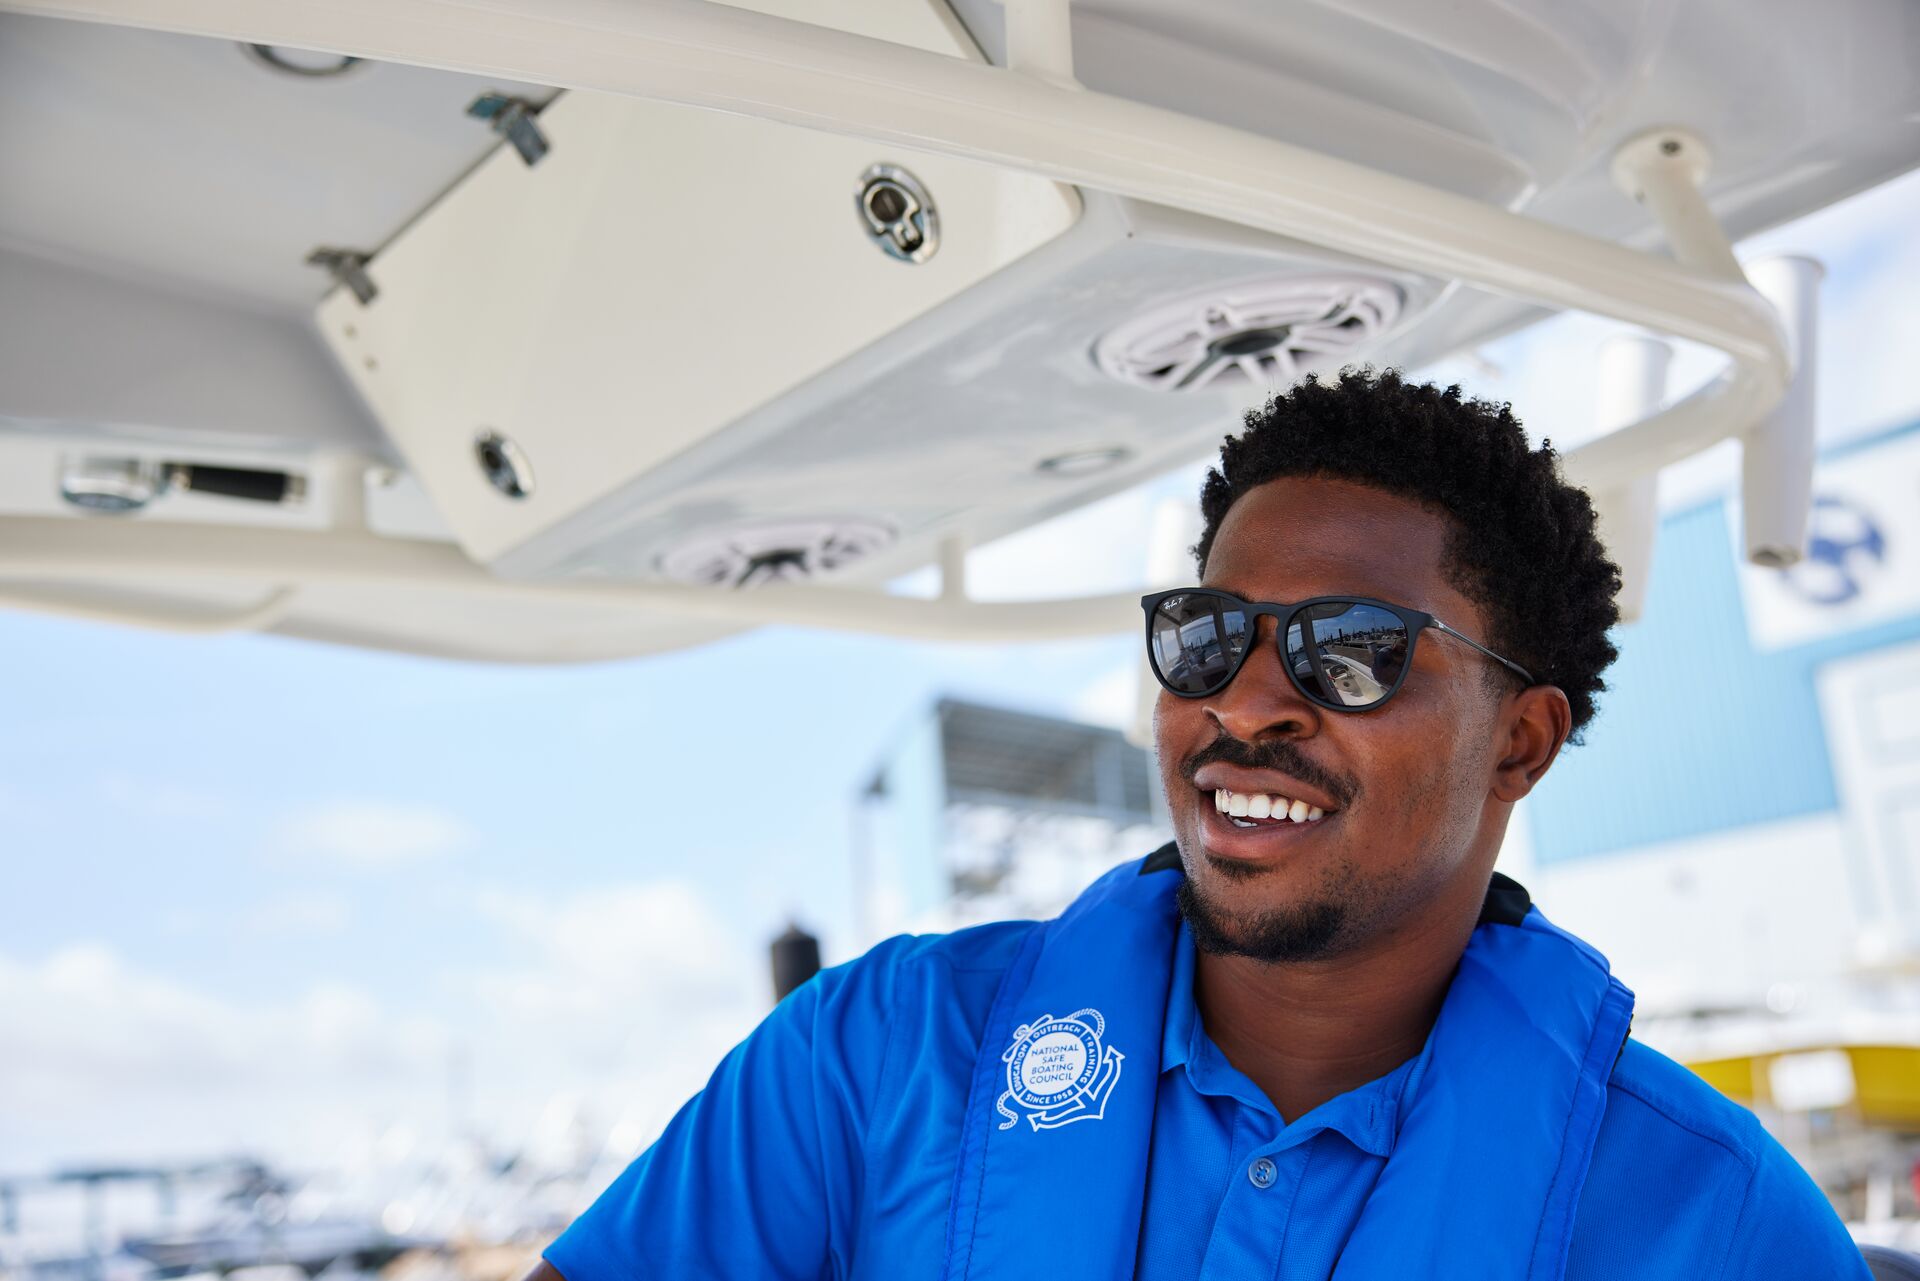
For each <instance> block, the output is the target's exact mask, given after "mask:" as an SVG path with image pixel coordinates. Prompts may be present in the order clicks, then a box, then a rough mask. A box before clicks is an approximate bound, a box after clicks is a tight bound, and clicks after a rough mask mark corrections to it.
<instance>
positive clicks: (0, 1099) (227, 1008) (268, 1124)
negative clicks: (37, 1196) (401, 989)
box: [0, 942, 448, 1168]
mask: <svg viewBox="0 0 1920 1281" xmlns="http://www.w3.org/2000/svg"><path fill="white" fill-rule="evenodd" d="M0 1027H4V1028H6V1030H7V1031H6V1040H7V1052H6V1053H5V1054H4V1055H0V1135H4V1136H5V1142H4V1146H5V1147H6V1148H7V1150H8V1157H9V1159H10V1160H11V1161H13V1162H15V1163H24V1164H26V1165H27V1166H28V1167H29V1168H30V1167H31V1166H32V1165H33V1164H35V1163H41V1162H48V1161H53V1160H80V1159H87V1158H115V1159H140V1158H144V1157H158V1158H192V1157H201V1156H206V1155H210V1154H218V1153H223V1152H233V1151H252V1152H263V1153H266V1154H269V1155H304V1156H313V1155H316V1154H323V1153H327V1152H329V1151H330V1150H331V1148H332V1145H333V1144H334V1143H335V1141H336V1140H337V1137H338V1136H339V1135H340V1134H342V1133H344V1132H345V1129H346V1128H350V1127H351V1126H353V1125H354V1124H356V1123H358V1121H359V1120H360V1119H361V1118H364V1117H365V1116H366V1115H368V1114H369V1112H378V1111H381V1110H383V1109H384V1110H386V1111H388V1112H397V1113H404V1112H405V1111H407V1110H412V1109H418V1108H420V1107H421V1106H423V1105H424V1106H426V1107H428V1108H431V1109H434V1110H435V1112H436V1113H437V1111H438V1105H439V1100H440V1097H441V1092H442V1089H443V1085H442V1083H443V1081H444V1064H445V1061H446V1053H447V1050H446V1046H447V1044H448V1035H447V1033H446V1031H445V1030H444V1029H443V1028H440V1027H438V1026H436V1025H433V1024H429V1023H422V1022H420V1021H417V1020H403V1019H396V1018H393V1017H391V1016H390V1015H388V1014H386V1013H385V1012H383V1011H382V1009H381V1007H380V1005H379V1004H378V1002H377V1001H376V1000H375V999H374V998H373V997H372V996H371V995H369V994H367V993H365V992H360V991H358V990H355V989H352V988H348V987H344V986H341V985H338V984H326V983H322V984H318V985H315V986H313V987H311V988H310V989H308V990H307V991H305V992H302V993H297V994H290V995H289V997H288V998H287V999H286V1000H284V1001H277V1002H270V1003H264V1004H243V1003H236V1002H233V1001H228V1000H223V999H221V998H219V997H216V996H214V995H211V994H209V993H207V992H205V991H201V990H196V989H194V988H192V987H189V986H186V985H184V984H181V983H178V982H175V981H173V980H171V979H168V978H165V977H163V976H160V975H156V974H152V973H147V972H142V971H141V970H139V969H136V968H134V967H132V966H130V965H129V964H127V963H126V962H125V961H124V960H123V959H122V958H121V957H120V955H119V954H118V953H116V952H115V951H114V950H113V949H111V948H110V947H107V946H105V945H103V944H100V943H91V942H90V943H77V944H74V945H72V946H69V947H66V948H63V949H61V950H60V951H58V952H55V953H54V954H52V955H51V956H49V957H47V958H46V959H45V960H43V961H40V962H37V963H25V962H21V961H17V960H13V959H9V958H7V957H4V956H0Z"/></svg>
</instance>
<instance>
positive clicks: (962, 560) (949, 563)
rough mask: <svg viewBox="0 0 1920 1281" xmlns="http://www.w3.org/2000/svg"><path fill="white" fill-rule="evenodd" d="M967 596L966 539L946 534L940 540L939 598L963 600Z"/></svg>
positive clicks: (957, 535)
mask: <svg viewBox="0 0 1920 1281" xmlns="http://www.w3.org/2000/svg"><path fill="white" fill-rule="evenodd" d="M966 598H967V540H966V539H965V538H963V537H962V536H960V535H959V534H948V535H947V536H946V537H945V538H943V539H941V540H940V599H941V600H943V601H964V600H966Z"/></svg>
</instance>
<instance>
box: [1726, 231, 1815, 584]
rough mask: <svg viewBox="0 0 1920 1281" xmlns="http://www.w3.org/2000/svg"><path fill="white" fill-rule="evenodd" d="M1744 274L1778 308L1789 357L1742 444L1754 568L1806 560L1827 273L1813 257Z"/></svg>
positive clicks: (1765, 262) (1778, 261)
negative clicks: (1785, 378)
mask: <svg viewBox="0 0 1920 1281" xmlns="http://www.w3.org/2000/svg"><path fill="white" fill-rule="evenodd" d="M1747 274H1748V275H1749V276H1750V277H1751V278H1752V279H1753V286H1754V288H1755V289H1758V290H1759V291H1760V293H1761V295H1762V296H1763V297H1765V298H1766V299H1767V300H1768V301H1770V302H1771V303H1773V305H1774V306H1775V307H1776V308H1778V309H1779V311H1780V317H1781V319H1782V320H1784V321H1785V322H1786V327H1787V341H1788V343H1789V344H1790V346H1791V350H1792V353H1793V379H1792V381H1791V382H1789V383H1788V384H1787V394H1786V396H1785V397H1784V398H1782V400H1781V401H1780V403H1779V404H1777V405H1775V406H1774V407H1773V412H1771V413H1769V414H1768V415H1767V416H1766V417H1764V418H1762V419H1761V420H1760V421H1759V422H1757V423H1755V424H1754V425H1753V427H1752V428H1751V429H1749V430H1748V432H1747V434H1746V437H1745V438H1744V439H1743V440H1742V442H1741V448H1742V453H1741V458H1740V496H1741V507H1742V512H1743V516H1744V520H1745V524H1746V531H1745V532H1746V544H1747V559H1748V560H1749V561H1751V562H1752V563H1754V564H1755V565H1772V566H1783V565H1792V564H1794V563H1795V562H1797V561H1798V560H1799V559H1800V558H1801V557H1802V556H1805V555H1806V554H1807V517H1808V515H1809V513H1810V512H1811V511H1812V509H1813V459H1814V427H1815V422H1814V392H1815V390H1816V386H1815V381H1814V380H1815V376H1816V369H1815V367H1816V366H1817V365H1818V363H1819V359H1820V281H1821V279H1822V278H1823V277H1824V276H1825V275H1826V268H1824V267H1822V266H1821V265H1820V263H1819V262H1818V261H1817V260H1815V259H1812V258H1804V257H1799V256H1793V255H1787V256H1782V257H1778V258H1763V259H1760V260H1759V261H1757V262H1754V263H1752V264H1750V265H1749V266H1748V267H1747Z"/></svg>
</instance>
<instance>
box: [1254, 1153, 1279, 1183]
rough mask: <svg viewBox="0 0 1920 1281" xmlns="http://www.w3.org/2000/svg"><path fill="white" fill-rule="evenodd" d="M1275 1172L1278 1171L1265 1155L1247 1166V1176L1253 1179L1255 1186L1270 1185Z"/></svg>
mask: <svg viewBox="0 0 1920 1281" xmlns="http://www.w3.org/2000/svg"><path fill="white" fill-rule="evenodd" d="M1276 1173H1278V1171H1276V1170H1275V1169H1274V1165H1273V1162H1272V1161H1269V1160H1268V1159H1267V1158H1266V1157H1261V1158H1260V1159H1259V1160H1257V1161H1255V1162H1254V1163H1253V1164H1252V1165H1250V1166H1248V1167H1247V1177H1248V1178H1249V1179H1252V1180H1253V1186H1254V1187H1256V1188H1270V1187H1272V1186H1273V1176H1274V1175H1275V1174H1276Z"/></svg>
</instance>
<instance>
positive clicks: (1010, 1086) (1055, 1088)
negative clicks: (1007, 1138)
mask: <svg viewBox="0 0 1920 1281" xmlns="http://www.w3.org/2000/svg"><path fill="white" fill-rule="evenodd" d="M1106 1031H1107V1021H1106V1020H1105V1019H1104V1018H1101V1017H1100V1011H1098V1010H1093V1009H1080V1010H1075V1011H1074V1012H1073V1013H1071V1014H1069V1015H1067V1016H1066V1017H1064V1018H1055V1017H1053V1015H1051V1014H1042V1015H1041V1016H1040V1017H1039V1018H1037V1019H1035V1020H1033V1022H1031V1023H1023V1024H1021V1025H1020V1026H1019V1027H1017V1028H1015V1029H1014V1032H1013V1044H1012V1045H1010V1046H1008V1047H1007V1051H1006V1053H1005V1054H1002V1055H1001V1056H1000V1059H1001V1061H1002V1062H1003V1063H1005V1064H1006V1065H1007V1088H1006V1091H1005V1092H1004V1093H1003V1094H1001V1096H1000V1097H999V1099H998V1100H997V1101H995V1103H994V1105H993V1106H994V1108H995V1109H996V1110H997V1111H998V1112H999V1113H1000V1115H1001V1116H1004V1117H1006V1118H1007V1119H1006V1122H1005V1123H1004V1124H1002V1125H1001V1126H1000V1128H1001V1129H1003V1130H1011V1129H1012V1128H1013V1127H1014V1126H1016V1125H1018V1124H1019V1123H1020V1118H1021V1117H1022V1116H1023V1115H1024V1116H1025V1117H1026V1118H1027V1123H1028V1124H1029V1125H1031V1126H1033V1128H1034V1129H1035V1130H1036V1131H1038V1130H1053V1129H1058V1128H1059V1127H1060V1126H1063V1125H1066V1124H1068V1123H1070V1122H1073V1121H1098V1120H1099V1119H1100V1118H1101V1117H1103V1116H1105V1115H1106V1111H1107V1099H1108V1098H1109V1097H1111V1096H1112V1094H1113V1087H1114V1085H1115V1084H1116V1083H1118V1081H1119V1080H1120V1066H1121V1064H1123V1063H1124V1062H1125V1061H1126V1057H1127V1056H1126V1055H1124V1054H1122V1053H1120V1051H1119V1050H1116V1049H1114V1048H1113V1047H1112V1046H1111V1045H1104V1044H1102V1042H1101V1039H1100V1038H1101V1037H1102V1036H1104V1035H1106ZM1009 1103H1012V1104H1015V1105H1017V1106H1018V1107H1019V1108H1020V1109H1022V1110H1021V1111H1020V1112H1015V1111H1014V1110H1013V1108H1010V1107H1008V1106H1007V1105H1008V1104H1009Z"/></svg>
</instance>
